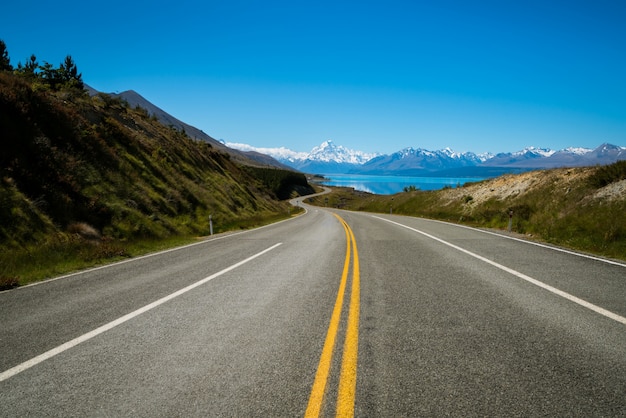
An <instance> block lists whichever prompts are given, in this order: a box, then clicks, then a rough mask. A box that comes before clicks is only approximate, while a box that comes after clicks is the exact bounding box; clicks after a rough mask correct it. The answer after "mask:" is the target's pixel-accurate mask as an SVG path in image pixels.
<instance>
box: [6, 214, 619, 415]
mask: <svg viewBox="0 0 626 418" xmlns="http://www.w3.org/2000/svg"><path fill="white" fill-rule="evenodd" d="M308 209H309V211H308V213H307V214H306V215H303V216H300V217H297V218H294V219H292V220H289V221H285V222H282V223H278V224H275V225H271V226H267V227H264V228H260V229H256V230H253V231H246V232H240V233H236V234H227V235H220V236H216V237H214V238H211V239H207V240H205V241H201V242H198V243H197V244H195V245H192V246H188V247H185V248H181V249H176V250H173V251H168V252H163V253H159V254H156V255H152V256H149V257H143V258H140V259H134V260H130V261H127V262H124V263H120V264H115V265H112V266H108V267H105V268H100V269H96V270H91V271H87V272H83V273H81V274H76V275H72V276H68V277H63V278H59V279H56V280H52V281H48V282H44V283H41V284H38V285H34V286H28V287H23V288H18V289H15V290H11V291H6V292H2V293H0V318H1V321H0V353H2V356H0V416H3V417H4V416H6V417H17V416H168V417H169V416H233V417H235V416H236V417H242V416H262V417H268V416H303V415H305V414H309V415H311V416H314V415H316V414H318V413H319V414H321V415H322V416H331V415H335V411H336V409H337V410H339V411H348V413H351V412H353V413H354V414H355V415H356V416H381V417H392V416H393V417H399V416H585V417H588V416H626V265H625V264H620V263H609V262H606V261H603V260H598V259H594V258H588V257H582V256H580V255H576V254H573V253H569V252H564V251H560V250H558V249H552V248H549V247H545V246H538V245H535V244H530V243H527V242H523V241H520V240H515V239H511V237H507V236H502V235H497V234H492V233H488V232H485V231H479V230H474V229H469V228H465V227H461V226H457V225H451V224H445V223H441V222H435V221H429V220H423V219H418V218H407V217H398V216H390V215H372V214H364V213H351V212H343V211H331V210H326V209H321V208H308ZM334 213H337V214H339V217H336V216H335V215H334ZM342 220H343V221H345V225H344V223H343V222H342Z"/></svg>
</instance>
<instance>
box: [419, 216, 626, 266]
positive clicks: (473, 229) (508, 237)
mask: <svg viewBox="0 0 626 418" xmlns="http://www.w3.org/2000/svg"><path fill="white" fill-rule="evenodd" d="M420 219H421V220H424V221H429V222H438V223H442V224H446V225H452V226H457V227H459V228H465V229H469V230H472V231H477V232H482V233H483V234H489V235H495V236H496V237H500V238H506V239H510V240H513V241H518V242H523V243H524V244H529V245H535V246H537V247H542V248H547V249H549V250H554V251H560V252H562V253H565V254H570V255H575V256H578V257H583V258H589V259H591V260H595V261H601V262H603V263H607V264H613V265H616V266H620V267H626V264H625V263H620V262H619V261H614V260H609V259H606V258H601V257H596V256H593V255H589V254H584V253H578V252H576V251H571V250H566V249H565V248H560V247H555V246H552V245H546V244H542V243H540V242H535V241H528V240H525V239H521V238H516V237H511V236H508V235H505V234H499V233H497V232H492V231H486V230H484V229H480V228H473V227H471V226H467V225H459V224H455V223H452V222H445V221H439V220H437V219H424V218H420Z"/></svg>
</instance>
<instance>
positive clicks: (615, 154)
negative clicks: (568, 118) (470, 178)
mask: <svg viewBox="0 0 626 418" xmlns="http://www.w3.org/2000/svg"><path fill="white" fill-rule="evenodd" d="M619 160H626V148H625V147H619V146H617V145H611V144H602V145H600V146H599V147H597V148H596V149H588V148H566V149H563V150H559V151H552V150H548V149H541V148H534V147H530V148H526V149H525V150H523V151H519V152H516V153H506V154H498V155H496V156H494V157H493V158H491V159H489V160H487V161H485V162H484V163H483V164H482V166H484V167H510V168H525V169H538V168H558V167H583V166H591V165H606V164H612V163H614V162H616V161H619Z"/></svg>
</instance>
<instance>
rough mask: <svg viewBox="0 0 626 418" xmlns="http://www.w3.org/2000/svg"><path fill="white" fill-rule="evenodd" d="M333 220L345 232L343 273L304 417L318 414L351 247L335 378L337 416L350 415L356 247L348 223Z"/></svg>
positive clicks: (353, 382) (355, 319)
mask: <svg viewBox="0 0 626 418" xmlns="http://www.w3.org/2000/svg"><path fill="white" fill-rule="evenodd" d="M335 216H336V217H337V219H339V221H340V222H341V224H342V225H343V227H344V230H345V232H346V258H345V261H344V266H343V272H342V274H341V282H340V284H339V290H338V292H337V299H336V300H335V306H334V308H333V313H332V315H331V319H330V324H329V325H328V333H327V334H326V340H325V341H324V347H323V348H322V354H321V356H320V361H319V364H318V366H317V372H316V374H315V380H314V382H313V387H312V389H311V395H310V396H309V403H308V405H307V409H306V412H305V415H304V416H305V417H318V416H319V415H320V412H321V408H322V405H323V402H324V393H325V391H326V384H327V381H328V375H329V373H330V366H331V363H332V357H333V351H334V347H335V340H336V338H337V332H338V330H339V323H340V321H341V309H342V307H343V301H344V295H345V290H346V284H347V281H348V272H349V270H350V255H351V254H350V252H351V251H350V248H351V247H353V248H354V266H353V269H352V290H351V296H350V308H349V312H348V329H347V331H346V339H345V342H344V353H343V358H342V365H341V375H340V380H339V393H338V399H337V416H353V415H354V397H355V392H356V363H357V352H358V326H359V299H360V297H359V293H360V284H359V261H358V253H357V248H356V240H355V239H354V234H353V233H352V230H351V229H350V227H349V226H348V224H347V223H346V222H345V221H344V220H343V219H342V218H341V217H340V216H339V215H336V214H335Z"/></svg>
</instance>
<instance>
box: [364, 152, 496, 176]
mask: <svg viewBox="0 0 626 418" xmlns="http://www.w3.org/2000/svg"><path fill="white" fill-rule="evenodd" d="M490 157H491V155H490V154H482V155H480V156H479V155H476V154H474V153H473V152H465V153H458V152H454V151H452V150H451V149H450V148H444V149H441V150H438V151H429V150H425V149H423V148H417V149H415V148H410V147H409V148H404V149H403V150H400V151H398V152H395V153H393V154H390V155H382V156H379V157H376V158H373V159H371V160H369V161H368V162H366V163H364V164H363V165H362V166H361V167H359V168H358V172H359V173H362V174H396V175H413V174H419V173H423V172H425V171H440V170H447V169H454V168H459V167H473V166H476V165H479V164H481V163H482V162H484V161H486V160H487V159H489V158H490Z"/></svg>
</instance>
